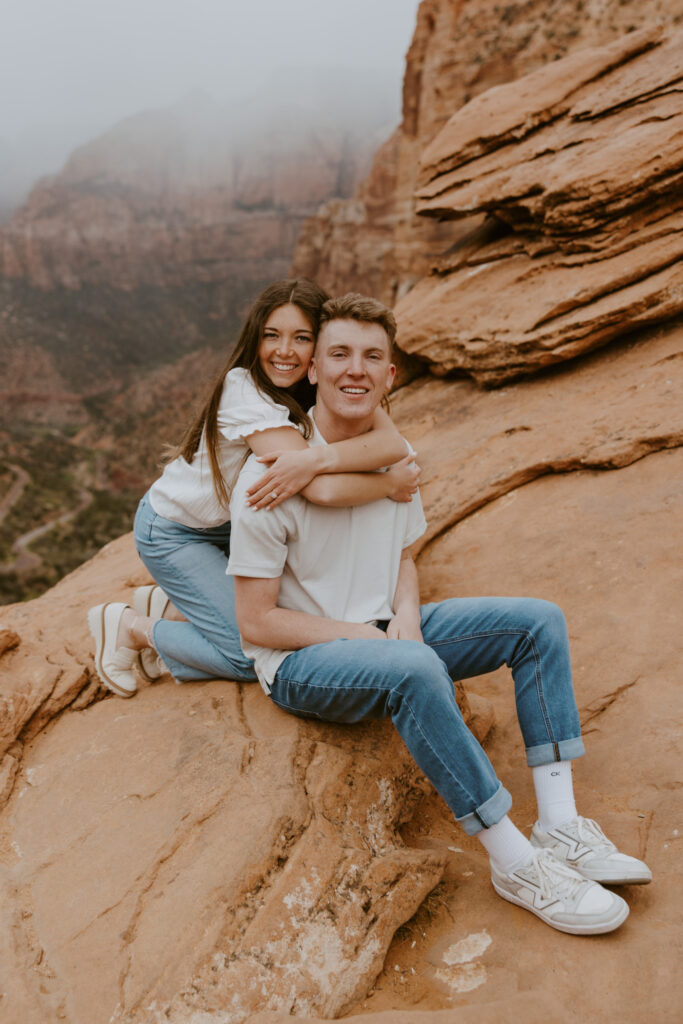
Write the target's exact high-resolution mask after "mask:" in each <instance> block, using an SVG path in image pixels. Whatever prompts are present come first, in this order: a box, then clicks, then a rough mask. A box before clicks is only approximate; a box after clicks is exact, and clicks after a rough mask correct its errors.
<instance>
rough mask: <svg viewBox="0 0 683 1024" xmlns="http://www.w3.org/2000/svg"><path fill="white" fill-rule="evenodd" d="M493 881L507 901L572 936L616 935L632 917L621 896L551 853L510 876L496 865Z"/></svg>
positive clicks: (542, 853) (536, 855) (541, 854)
mask: <svg viewBox="0 0 683 1024" xmlns="http://www.w3.org/2000/svg"><path fill="white" fill-rule="evenodd" d="M491 881H492V883H493V888H494V889H495V890H496V892H497V893H498V895H499V896H502V897H503V899H504V900H509V901H510V903H516V904H517V906H518V907H524V909H525V910H530V911H531V913H532V914H535V915H536V916H537V917H540V919H541V920H542V921H545V923H546V924H549V925H550V927H551V928H557V929H558V931H561V932H569V934H570V935H601V934H603V933H604V932H612V931H614V929H615V928H618V927H619V925H621V924H623V923H624V921H625V920H626V918H627V917H628V913H629V908H628V903H626V901H625V900H623V899H622V898H621V896H617V894H616V893H614V892H610V891H609V889H603V887H602V886H601V885H599V884H598V883H597V882H593V881H590V879H587V878H584V877H583V875H580V874H579V873H578V871H574V869H573V868H570V867H568V866H567V865H566V864H563V863H562V862H561V861H559V860H556V859H555V857H554V856H553V853H552V852H551V851H550V850H538V851H537V852H536V853H534V856H533V859H532V860H531V861H530V862H529V863H528V864H525V865H524V866H523V867H521V868H517V870H516V871H512V872H511V873H510V874H509V875H504V874H502V873H501V872H499V871H497V870H496V868H495V867H494V865H493V864H492V865H491Z"/></svg>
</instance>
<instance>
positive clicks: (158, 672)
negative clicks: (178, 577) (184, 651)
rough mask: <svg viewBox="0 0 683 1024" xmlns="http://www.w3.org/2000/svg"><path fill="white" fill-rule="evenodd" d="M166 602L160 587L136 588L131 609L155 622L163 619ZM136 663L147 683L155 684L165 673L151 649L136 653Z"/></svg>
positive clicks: (164, 668)
mask: <svg viewBox="0 0 683 1024" xmlns="http://www.w3.org/2000/svg"><path fill="white" fill-rule="evenodd" d="M168 602H169V598H168V596H167V595H166V594H165V593H164V591H163V590H162V589H161V587H157V586H156V584H154V583H152V584H150V585H148V586H145V587H138V588H137V590H136V591H135V593H134V594H133V608H134V609H135V611H136V612H137V613H138V615H144V616H146V617H148V618H150V619H154V620H155V621H156V620H157V619H162V618H163V617H164V612H165V611H166V607H167V605H168ZM137 663H138V670H139V672H140V675H141V676H142V677H143V679H146V680H147V682H148V683H153V682H155V681H156V680H157V679H159V677H160V676H163V675H164V673H165V672H166V666H165V665H164V663H163V662H162V660H161V658H160V657H159V655H158V654H157V652H156V651H155V650H153V649H152V648H151V647H143V649H142V650H141V651H140V652H139V653H138V658H137Z"/></svg>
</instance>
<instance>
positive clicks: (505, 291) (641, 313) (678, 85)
mask: <svg viewBox="0 0 683 1024" xmlns="http://www.w3.org/2000/svg"><path fill="white" fill-rule="evenodd" d="M682 53H683V33H680V32H679V33H670V34H667V33H664V32H663V30H661V29H658V30H655V31H642V32H634V33H631V34H629V35H627V36H626V37H624V39H622V40H618V41H616V42H615V43H612V44H610V45H608V46H605V47H601V48H596V49H588V50H585V51H581V52H578V53H575V54H572V55H571V56H569V57H566V58H564V59H563V60H560V61H556V62H554V63H553V64H550V65H548V66H547V67H544V68H542V69H540V70H538V71H535V72H533V73H532V74H530V75H528V76H526V77H525V78H522V79H520V80H518V81H517V82H515V83H513V84H511V85H506V86H500V87H497V88H494V89H491V90H489V91H488V92H486V93H484V94H482V95H481V96H479V97H477V98H476V99H474V100H472V101H471V103H469V104H467V105H466V106H465V107H464V108H463V109H462V110H459V111H458V112H457V113H456V114H454V115H453V117H452V118H451V120H450V121H449V122H448V124H447V125H446V126H445V128H444V129H443V130H442V131H441V132H440V133H439V135H438V136H437V137H436V138H435V139H434V141H433V142H432V143H431V144H430V145H429V146H428V147H427V148H426V150H425V151H424V153H423V156H422V161H421V186H420V188H419V191H418V211H419V212H420V213H422V214H424V215H428V216H438V217H440V218H456V219H457V218H461V217H465V216H468V215H471V214H479V213H486V214H488V215H489V216H490V218H491V220H490V221H489V222H488V224H487V225H486V226H485V227H484V228H483V229H480V230H479V231H478V232H477V233H475V234H474V235H473V236H470V237H469V238H468V239H467V240H465V241H460V242H459V243H458V244H456V245H455V246H454V247H453V248H452V250H451V251H450V252H447V253H446V254H445V255H444V256H443V257H442V258H441V259H440V260H439V261H437V263H436V265H435V268H434V270H433V272H432V274H431V275H429V276H428V277H426V278H423V279H422V280H421V281H420V282H419V283H418V284H417V285H416V287H415V288H414V289H413V290H412V291H411V292H409V294H408V295H407V296H406V297H405V298H404V299H403V300H402V301H401V302H400V303H399V304H398V306H397V308H396V313H397V317H398V320H399V325H400V329H399V344H400V346H401V348H402V349H404V350H405V351H406V352H408V353H410V354H413V355H419V356H420V357H421V358H423V359H425V360H427V361H428V362H429V364H430V368H431V369H432V370H433V371H434V372H436V373H447V372H449V371H452V370H460V371H464V372H466V373H468V374H470V375H471V376H472V377H473V378H474V379H475V380H476V381H477V382H479V383H481V384H485V385H498V384H501V383H502V382H503V381H506V380H509V379H511V378H514V377H517V376H520V375H522V374H525V373H530V372H533V371H535V370H538V369H540V368H543V367H545V366H549V365H551V364H553V363H557V362H561V361H563V360H566V359H570V358H573V357H574V356H576V355H578V354H580V353H582V352H587V351H590V350H591V349H594V348H597V347H598V346H601V345H604V344H606V343H607V342H609V341H610V340H611V339H613V338H615V337H618V336H622V335H624V334H625V333H627V332H629V331H633V330H635V329H637V328H640V327H642V326H643V325H647V324H650V323H653V322H658V321H662V320H666V319H668V318H671V317H675V316H676V315H677V314H678V313H679V312H680V311H681V310H683V277H682V274H681V265H682V263H681V261H682V258H683V200H682V198H681V197H682V196H683V189H682V187H681V185H682V183H683V102H682V100H683V58H682V57H681V54H682Z"/></svg>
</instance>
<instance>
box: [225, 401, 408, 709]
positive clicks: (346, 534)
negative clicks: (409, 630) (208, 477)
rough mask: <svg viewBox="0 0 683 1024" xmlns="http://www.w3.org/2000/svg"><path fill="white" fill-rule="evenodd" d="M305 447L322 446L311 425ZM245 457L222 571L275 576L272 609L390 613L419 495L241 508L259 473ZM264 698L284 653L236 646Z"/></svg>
mask: <svg viewBox="0 0 683 1024" xmlns="http://www.w3.org/2000/svg"><path fill="white" fill-rule="evenodd" d="M310 444H311V445H320V444H326V442H325V440H324V438H323V437H322V435H321V434H320V432H319V431H318V429H317V427H315V419H314V434H313V437H312V438H311V440H310ZM263 472H264V469H263V465H262V464H261V463H259V462H256V460H255V459H254V457H253V456H252V457H251V458H250V459H249V460H248V461H247V463H246V464H245V466H244V469H243V470H242V472H241V473H240V476H239V479H238V481H237V483H236V484H235V487H234V489H233V493H232V498H231V501H230V517H231V520H232V535H231V540H230V561H229V563H228V569H227V571H228V573H229V574H230V575H232V576H248V577H255V578H259V579H276V578H278V577H280V576H281V577H282V579H281V583H280V592H279V596H278V601H277V603H278V606H279V607H280V608H290V609H293V610H295V611H301V612H308V613H309V614H310V615H320V616H323V617H325V618H329V619H339V620H341V621H342V622H373V623H374V622H377V621H380V620H383V619H390V618H392V616H393V608H392V604H393V599H394V593H395V590H396V583H397V580H398V569H399V563H400V561H401V552H402V551H403V549H404V548H407V547H409V546H410V545H411V544H413V543H414V542H415V541H416V540H417V539H418V537H421V536H422V534H423V533H424V531H425V529H426V528H427V523H426V521H425V517H424V512H423V510H422V502H421V500H420V496H419V494H417V495H415V496H414V497H413V500H412V501H410V502H396V501H392V500H391V499H390V498H383V499H382V500H381V501H374V502H371V503H370V504H368V505H358V506H356V507H354V508H324V507H322V506H321V505H314V504H312V503H311V502H309V501H306V499H305V498H302V497H301V495H298V494H297V495H294V497H292V498H288V499H287V501H283V502H282V504H281V505H278V507H277V508H275V509H273V510H272V511H267V510H265V509H260V510H258V511H255V510H253V509H250V508H248V507H247V506H246V505H245V493H246V491H247V490H248V489H249V488H250V487H251V485H252V484H253V483H254V482H255V481H256V480H257V479H258V478H259V477H260V476H261V475H262V474H263ZM242 648H243V650H244V653H245V654H246V655H247V657H250V658H253V659H254V665H255V668H256V674H257V675H258V677H259V680H260V682H261V685H262V687H263V689H264V690H265V692H266V693H270V684H271V683H272V682H273V679H274V678H275V673H276V672H277V670H278V668H279V666H280V664H281V663H282V662H283V661H284V659H285V658H286V657H287V655H289V654H291V653H292V652H291V651H284V650H271V649H269V648H265V647H255V646H254V645H253V644H249V643H247V641H246V640H243V641H242Z"/></svg>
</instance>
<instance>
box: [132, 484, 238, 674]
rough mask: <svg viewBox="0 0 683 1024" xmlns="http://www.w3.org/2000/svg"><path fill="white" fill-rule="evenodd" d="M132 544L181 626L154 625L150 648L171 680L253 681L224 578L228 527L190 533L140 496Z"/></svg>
mask: <svg viewBox="0 0 683 1024" xmlns="http://www.w3.org/2000/svg"><path fill="white" fill-rule="evenodd" d="M134 534H135V545H136V547H137V549H138V554H139V555H140V558H141V559H142V561H143V562H144V564H145V566H146V567H147V569H148V570H149V572H150V573H151V575H152V578H153V579H154V581H155V582H156V583H158V584H159V586H160V587H162V589H163V590H164V591H165V592H166V593H167V594H168V596H169V597H170V598H171V600H172V601H173V604H174V605H175V606H176V608H177V609H178V610H179V611H181V612H182V613H183V615H184V616H185V617H186V619H187V620H188V621H187V622H174V621H172V620H170V619H169V620H167V619H161V620H160V621H159V622H156V623H155V624H154V630H153V639H154V646H155V648H156V650H157V651H158V653H159V655H160V656H161V660H162V661H163V663H164V665H165V666H166V667H167V669H168V670H169V672H170V673H171V675H173V676H174V677H175V678H176V679H177V680H180V681H186V680H190V679H240V680H249V681H250V682H251V681H252V680H254V679H256V673H255V672H254V663H253V661H252V660H251V659H250V658H247V657H246V656H245V654H244V652H243V651H242V645H241V643H240V635H239V630H238V629H237V619H236V618H235V587H234V580H233V578H232V576H226V574H225V570H226V568H227V566H228V556H229V554H230V523H224V524H223V525H222V526H212V527H209V528H207V529H205V530H196V529H193V528H192V527H191V526H183V525H182V523H174V522H173V521H172V520H170V519H165V518H164V516H160V515H157V513H156V512H155V511H154V509H153V508H152V506H151V504H150V501H149V497H148V496H147V495H145V496H144V498H143V499H142V501H141V502H140V504H139V505H138V510H137V514H136V516H135V527H134Z"/></svg>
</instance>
